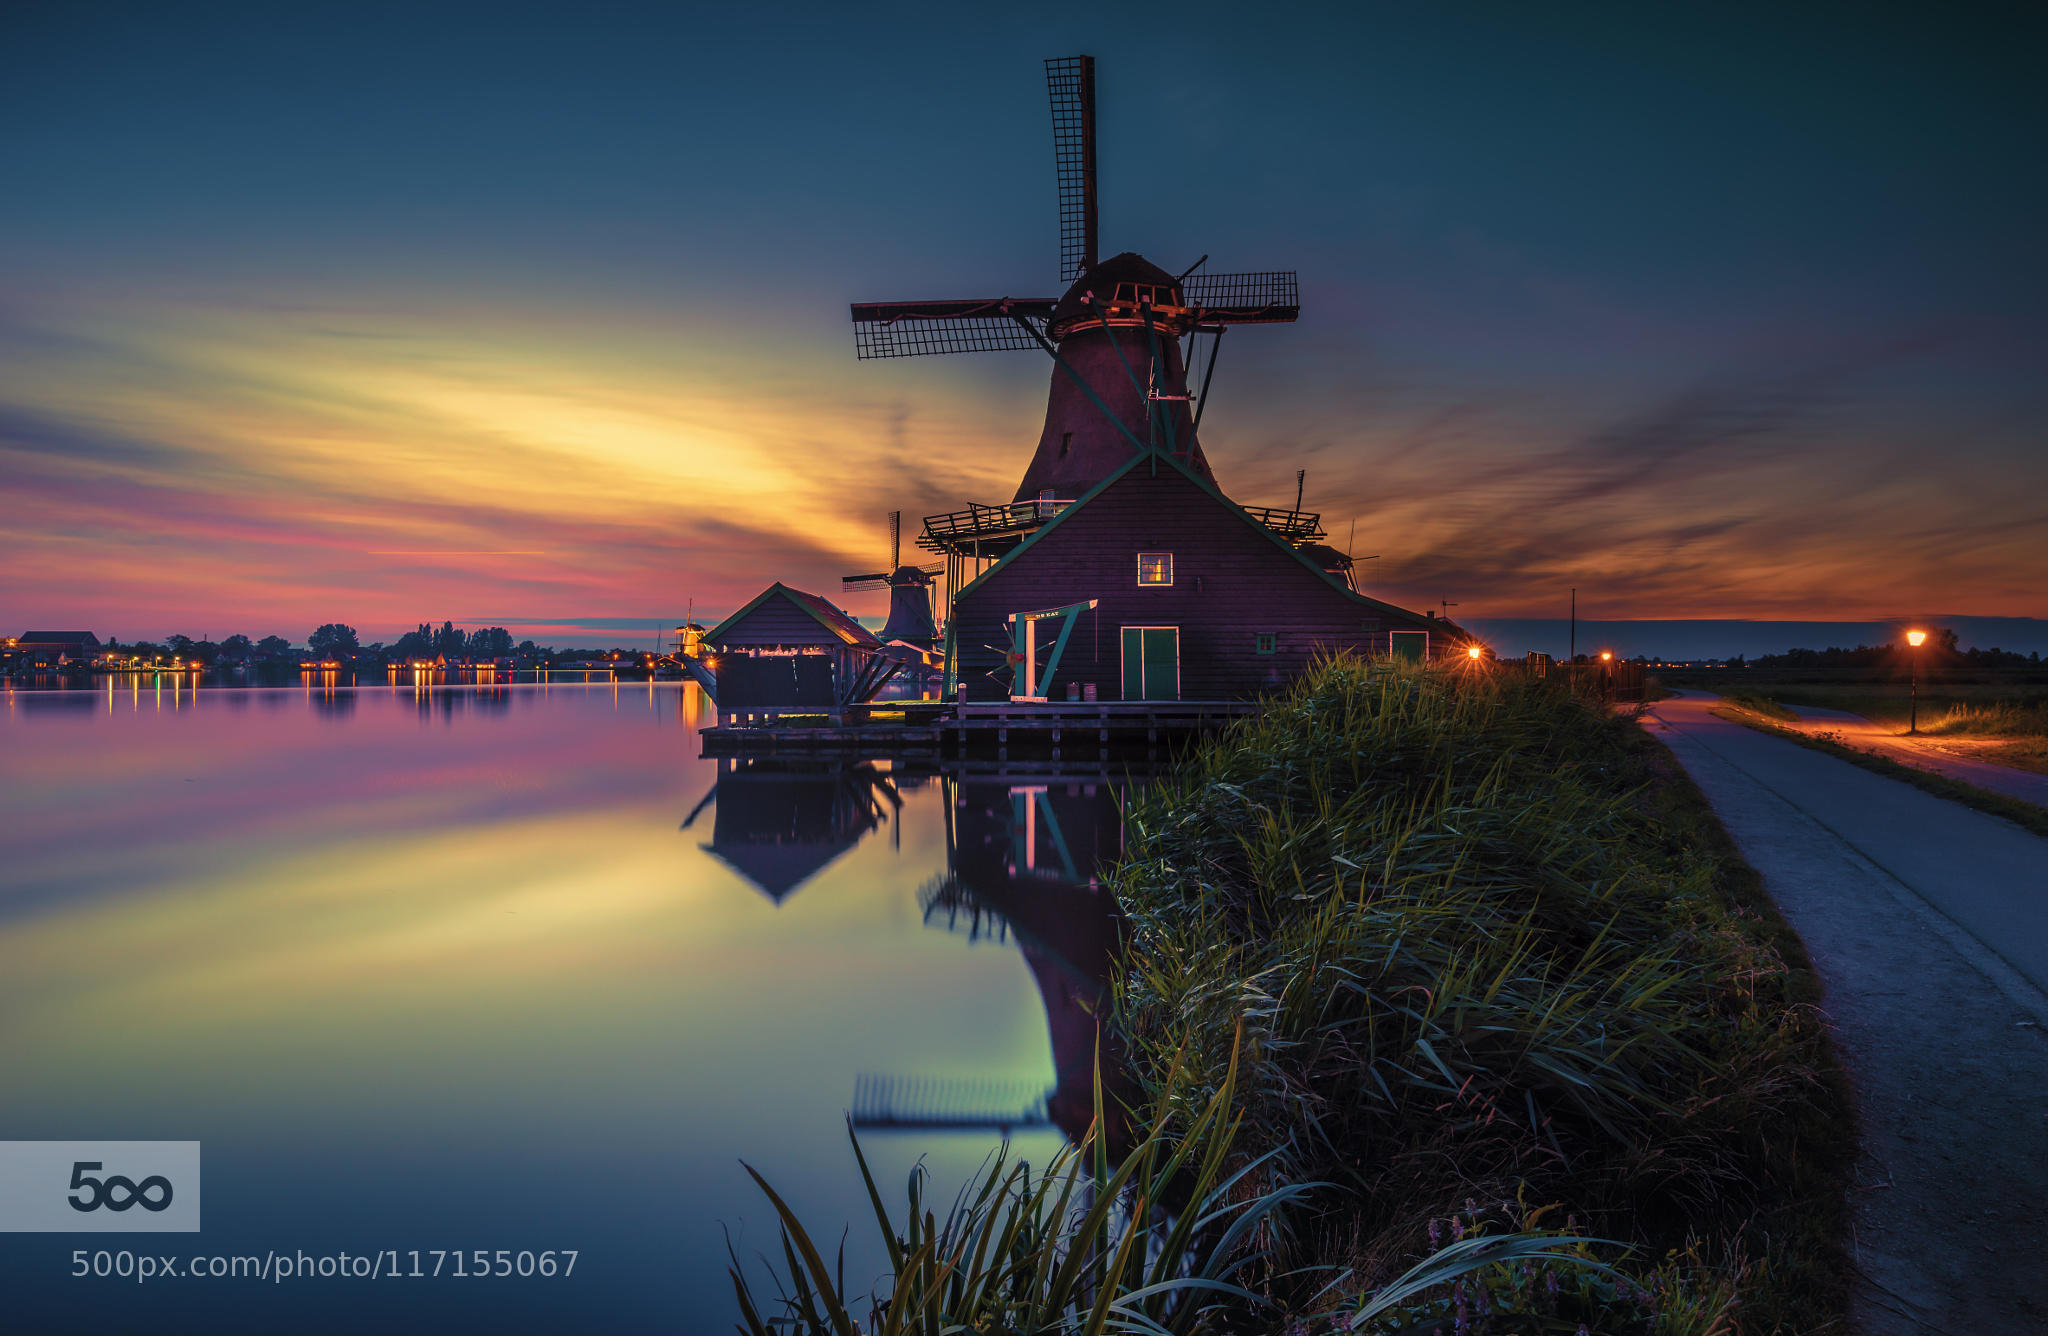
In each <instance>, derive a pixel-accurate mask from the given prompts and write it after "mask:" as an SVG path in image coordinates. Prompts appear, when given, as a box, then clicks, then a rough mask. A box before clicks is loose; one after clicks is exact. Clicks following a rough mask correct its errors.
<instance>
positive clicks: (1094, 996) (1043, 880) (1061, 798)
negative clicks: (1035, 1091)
mask: <svg viewBox="0 0 2048 1336" xmlns="http://www.w3.org/2000/svg"><path fill="white" fill-rule="evenodd" d="M946 790H947V817H948V822H947V853H948V862H949V864H950V875H949V877H948V879H947V881H946V883H944V884H943V885H942V886H940V887H936V888H933V890H932V891H931V892H929V893H928V895H927V897H926V902H927V915H926V921H927V922H936V913H937V911H939V910H941V909H943V910H945V911H947V912H948V913H949V914H950V915H954V916H956V917H955V919H954V921H955V922H956V923H957V922H960V921H962V920H961V919H959V918H958V917H957V916H958V915H959V914H960V912H961V910H962V909H964V908H970V907H971V908H972V909H975V910H979V911H981V913H983V914H985V915H996V916H1000V919H1001V921H1002V923H1003V924H1004V925H1005V926H1006V927H1007V929H1008V932H1009V934H1010V936H1011V937H1012V938H1013V939H1014V940H1015V942H1016V944H1017V948H1018V950H1020V951H1021V952H1022V953H1023V955H1024V963H1025V964H1026V965H1027V966H1028V967H1029V968H1030V970H1031V977H1032V980H1033V982H1035V983H1036V984H1037V985H1038V992H1039V997H1040V998H1041V1000H1042V1001H1043V1002H1044V1004H1045V1018H1046V1028H1047V1031H1048V1036H1049V1038H1050V1040H1051V1043H1052V1056H1053V1081H1054V1084H1053V1089H1052V1092H1051V1094H1050V1095H1048V1097H1047V1099H1046V1111H1047V1113H1048V1114H1049V1115H1050V1116H1051V1119H1052V1121H1053V1122H1054V1123H1055V1124H1057V1125H1058V1126H1059V1128H1060V1130H1061V1131H1063V1132H1065V1133H1066V1134H1067V1135H1068V1136H1070V1137H1076V1138H1078V1137H1079V1136H1080V1135H1081V1134H1082V1133H1083V1132H1085V1131H1086V1130H1087V1128H1088V1124H1089V1122H1090V1121H1091V1120H1092V1119H1093V1117H1094V1104H1095V1070H1096V1059H1097V1045H1098V1043H1099V1044H1100V1056H1101V1067H1102V1077H1103V1085H1104V1092H1105V1095H1106V1105H1107V1107H1108V1109H1109V1111H1110V1116H1111V1120H1112V1123H1111V1128H1110V1132H1111V1138H1110V1139H1111V1141H1112V1143H1115V1142H1117V1141H1120V1140H1121V1135H1120V1134H1121V1131H1122V1125H1121V1122H1120V1120H1119V1119H1118V1118H1117V1116H1116V1114H1117V1107H1116V1106H1117V1104H1118V1101H1119V1100H1120V1099H1128V1098H1130V1097H1131V1091H1132V1087H1131V1085H1130V1083H1129V1081H1128V1078H1127V1077H1126V1076H1125V1074H1124V1063H1123V1058H1122V1053H1121V1051H1120V1049H1119V1047H1118V1045H1117V1042H1116V1038H1115V1035H1114V1032H1113V1031H1112V1030H1111V1029H1110V1027H1109V1025H1108V1023H1107V1022H1108V1016H1107V1014H1106V1013H1107V1008H1106V1004H1107V1002H1108V999H1109V987H1108V978H1109V974H1110V970H1111V968H1112V967H1113V965H1114V963H1115V960H1116V955H1117V952H1118V951H1119V950H1120V949H1121V946H1122V942H1123V932H1124V924H1123V919H1122V916H1121V914H1119V912H1118V910H1117V907H1116V901H1115V899H1114V897H1112V896H1111V894H1110V893H1109V891H1108V890H1107V889H1105V888H1104V887H1103V886H1102V885H1101V884H1100V882H1099V881H1098V880H1097V877H1096V872H1097V869H1098V868H1099V867H1101V866H1103V865H1104V864H1107V863H1111V862H1114V861H1115V860H1116V858H1117V857H1118V856H1119V854H1120V853H1121V852H1122V849H1123V823H1122V817H1121V813H1120V811H1119V808H1118V805H1117V789H1116V787H1115V786H1113V785H1111V784H1109V783H1106V782H1103V781H1101V780H1088V781H1079V780H1074V779H1067V778H1048V779H1026V778H1024V777H1021V776H996V777H991V778H986V779H983V778H976V777H967V776H963V777H960V778H956V779H951V780H949V781H948V782H947V784H946ZM977 930H983V931H985V930H986V929H985V928H982V927H980V925H979V924H977Z"/></svg>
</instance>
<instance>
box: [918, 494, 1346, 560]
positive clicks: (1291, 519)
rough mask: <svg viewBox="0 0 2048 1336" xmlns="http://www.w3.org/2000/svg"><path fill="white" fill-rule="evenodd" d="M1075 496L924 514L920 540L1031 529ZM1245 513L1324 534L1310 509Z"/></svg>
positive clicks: (1294, 535)
mask: <svg viewBox="0 0 2048 1336" xmlns="http://www.w3.org/2000/svg"><path fill="white" fill-rule="evenodd" d="M1073 504H1074V503H1073V501H1072V500H1063V499H1058V498H1047V499H1044V500H1033V501H1012V502H1010V503H1009V504H1007V505H1001V506H969V507H968V508H967V509H966V510H955V511H950V512H948V513H947V514H944V515H927V516H925V517H924V535H923V537H921V538H919V540H918V543H919V545H920V546H922V547H927V548H934V547H937V546H942V545H944V544H947V543H952V542H958V541H959V540H961V539H963V538H969V539H971V538H987V537H996V536H1000V535H1010V534H1017V533H1024V532H1028V531H1030V530H1032V529H1036V528H1037V527H1038V526H1040V525H1041V524H1044V523H1046V522H1047V521H1049V520H1051V519H1052V518H1053V517H1054V516H1055V515H1058V514H1059V513H1060V512H1061V511H1063V510H1065V509H1066V508H1067V507H1068V506H1071V505H1073ZM1244 511H1245V513H1246V514H1248V515H1250V516H1251V517H1252V518H1253V519H1255V520H1257V521H1258V522H1259V523H1261V524H1263V525H1265V526H1266V527H1267V528H1268V529H1271V530H1272V531H1273V532H1274V533H1276V534H1278V535H1280V537H1282V538H1285V539H1286V540H1287V541H1288V542H1290V543H1301V542H1308V541H1310V540H1312V539H1316V538H1321V537H1323V536H1324V535H1323V517H1322V516H1321V515H1320V514H1317V513H1316V512H1314V511H1309V510H1281V509H1279V508H1277V507H1274V506H1246V507H1244Z"/></svg>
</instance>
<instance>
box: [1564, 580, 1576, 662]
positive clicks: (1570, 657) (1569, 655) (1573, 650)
mask: <svg viewBox="0 0 2048 1336" xmlns="http://www.w3.org/2000/svg"><path fill="white" fill-rule="evenodd" d="M1564 661H1565V662H1566V663H1577V662H1578V661H1579V589H1578V586H1577V585H1573V586H1572V647H1571V650H1570V652H1569V653H1567V654H1566V655H1565V660H1564Z"/></svg>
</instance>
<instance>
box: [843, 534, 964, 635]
mask: <svg viewBox="0 0 2048 1336" xmlns="http://www.w3.org/2000/svg"><path fill="white" fill-rule="evenodd" d="M944 569H945V568H944V567H943V566H936V565H934V566H906V565H904V564H903V512H902V511H900V510H892V511H890V512H889V568H888V569H887V570H885V571H869V572H868V573H867V574H865V575H849V576H846V577H845V578H844V579H842V580H841V581H840V583H841V584H842V585H843V586H844V587H845V588H847V589H887V590H888V591H889V621H888V623H887V624H886V625H885V626H883V627H882V641H883V643H884V644H887V643H890V642H893V641H898V640H900V641H903V642H904V643H905V644H909V645H915V646H916V647H917V648H919V649H923V650H929V649H930V648H932V645H933V643H934V642H935V641H936V640H937V639H938V627H937V626H936V625H935V624H934V623H933V621H932V592H931V591H932V583H933V581H935V580H936V579H937V578H938V575H939V573H940V572H941V571H943V570H944Z"/></svg>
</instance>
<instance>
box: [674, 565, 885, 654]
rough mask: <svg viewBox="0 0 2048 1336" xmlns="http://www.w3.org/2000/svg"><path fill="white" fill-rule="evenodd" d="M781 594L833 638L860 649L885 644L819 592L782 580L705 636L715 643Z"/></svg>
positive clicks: (763, 591) (781, 596)
mask: <svg viewBox="0 0 2048 1336" xmlns="http://www.w3.org/2000/svg"><path fill="white" fill-rule="evenodd" d="M778 597H780V598H784V599H787V600H788V601H789V602H791V603H794V604H796V606H797V607H799V608H801V609H802V610H803V611H805V612H806V613H809V614H810V616H811V617H812V618H813V619H814V620H815V621H816V622H817V623H818V625H819V626H820V627H822V628H823V629H824V630H826V631H827V632H830V633H831V635H832V638H833V639H835V640H837V641H839V642H840V643H841V644H845V645H853V646H856V647H858V648H861V649H874V648H876V647H878V646H879V645H880V644H881V643H882V642H881V641H880V640H878V639H876V638H875V633H874V632H872V631H870V630H868V629H867V628H866V627H865V626H862V625H861V624H860V623H859V622H857V621H855V620H854V619H853V618H851V617H849V616H848V615H847V614H845V613H844V612H841V611H840V610H839V609H838V608H836V607H834V606H833V605H832V604H831V603H829V602H827V601H826V600H825V599H822V598H820V597H818V596H817V595H816V594H807V593H805V592H804V591H803V590H801V589H792V588H790V587H789V586H788V585H786V584H784V583H782V581H780V580H777V581H776V582H775V583H774V584H772V585H769V586H768V587H767V588H766V589H764V590H762V591H761V592H760V593H759V594H757V595H755V596H754V599H753V601H752V602H750V603H748V604H747V606H745V607H744V608H741V609H740V610H739V611H738V612H735V613H734V614H733V615H732V616H730V617H728V618H726V619H725V620H724V621H722V622H720V623H719V624H718V625H716V626H714V627H712V628H711V629H710V630H709V631H706V632H705V633H704V638H705V639H706V640H709V641H712V642H714V643H716V642H717V641H718V640H720V639H721V638H723V637H724V635H725V634H726V633H727V632H728V631H729V630H731V629H732V628H733V627H735V626H737V625H739V623H740V622H741V621H743V620H744V619H745V618H746V616H747V614H748V613H750V612H752V611H754V609H756V608H758V607H760V606H761V605H762V604H763V603H766V602H767V601H768V600H769V599H771V598H778Z"/></svg>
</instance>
